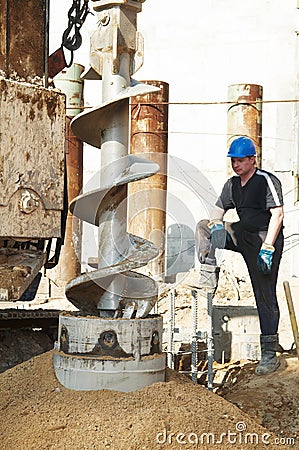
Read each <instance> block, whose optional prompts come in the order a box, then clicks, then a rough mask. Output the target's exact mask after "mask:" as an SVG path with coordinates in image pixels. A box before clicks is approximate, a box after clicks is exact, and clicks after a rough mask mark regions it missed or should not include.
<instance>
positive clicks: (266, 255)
mask: <svg viewBox="0 0 299 450" xmlns="http://www.w3.org/2000/svg"><path fill="white" fill-rule="evenodd" d="M274 251H275V248H274V247H273V245H269V244H266V243H265V242H264V243H263V245H262V246H261V249H260V252H259V254H258V257H257V268H258V270H259V271H260V272H262V273H263V274H265V275H268V274H269V273H271V268H272V258H273V253H274Z"/></svg>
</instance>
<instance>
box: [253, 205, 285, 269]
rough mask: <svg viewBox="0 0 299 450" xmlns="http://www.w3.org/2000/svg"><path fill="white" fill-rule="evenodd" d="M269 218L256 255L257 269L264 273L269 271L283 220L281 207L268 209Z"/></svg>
mask: <svg viewBox="0 0 299 450" xmlns="http://www.w3.org/2000/svg"><path fill="white" fill-rule="evenodd" d="M270 213H271V218H270V222H269V227H268V232H267V236H266V239H265V242H264V243H263V244H262V246H261V249H260V252H259V254H258V257H257V267H258V270H259V271H260V272H262V273H264V274H265V275H267V274H269V273H271V268H272V259H273V253H274V252H275V247H274V244H275V241H276V238H277V236H278V233H279V231H280V229H281V225H282V221H283V215H284V214H283V207H282V206H277V207H276V208H271V209H270Z"/></svg>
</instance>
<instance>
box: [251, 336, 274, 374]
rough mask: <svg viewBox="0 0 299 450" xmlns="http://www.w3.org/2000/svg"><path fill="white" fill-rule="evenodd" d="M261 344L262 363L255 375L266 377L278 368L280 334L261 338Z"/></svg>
mask: <svg viewBox="0 0 299 450" xmlns="http://www.w3.org/2000/svg"><path fill="white" fill-rule="evenodd" d="M260 342H261V361H260V363H259V365H258V366H257V368H256V369H255V373H256V374H257V375H266V374H267V373H271V372H274V371H275V370H276V369H277V368H278V366H279V361H278V358H277V356H276V351H277V350H278V334H273V335H268V336H263V335H261V336H260Z"/></svg>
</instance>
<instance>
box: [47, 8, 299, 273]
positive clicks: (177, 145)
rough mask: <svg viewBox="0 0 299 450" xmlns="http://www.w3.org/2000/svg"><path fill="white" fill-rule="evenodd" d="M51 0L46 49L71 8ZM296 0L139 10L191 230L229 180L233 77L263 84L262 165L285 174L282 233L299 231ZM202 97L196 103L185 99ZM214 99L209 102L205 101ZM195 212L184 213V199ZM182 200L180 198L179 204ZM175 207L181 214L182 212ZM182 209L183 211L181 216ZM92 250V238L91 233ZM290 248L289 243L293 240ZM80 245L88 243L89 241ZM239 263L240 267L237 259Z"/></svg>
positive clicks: (88, 164)
mask: <svg viewBox="0 0 299 450" xmlns="http://www.w3.org/2000/svg"><path fill="white" fill-rule="evenodd" d="M69 6H70V5H64V4H63V5H62V2H61V1H60V0H51V18H52V19H53V20H52V21H51V29H50V32H51V35H50V37H51V40H50V50H52V51H54V50H55V49H56V48H57V46H59V45H60V41H61V34H62V32H63V31H64V29H65V27H66V24H67V16H66V14H67V9H68V8H69ZM298 17H299V10H298V9H297V2H296V0H288V1H283V0H250V1H248V2H241V1H239V0H225V1H223V0H222V1H221V0H209V1H206V0H205V1H204V0H189V1H188V2H185V3H184V4H183V3H182V1H179V0H163V1H161V0H147V1H146V2H145V3H144V4H143V11H142V12H141V13H140V14H139V15H138V29H139V31H140V32H142V34H143V36H144V40H145V52H144V54H145V61H144V65H143V67H142V68H141V70H140V71H139V72H138V73H137V74H136V75H135V78H137V79H155V80H161V81H165V82H167V83H169V85H170V103H176V102H178V103H185V104H183V105H182V104H171V105H170V106H169V155H170V161H171V164H170V168H171V167H172V169H170V177H169V185H168V186H169V193H170V194H169V195H170V196H171V198H172V200H171V201H172V204H173V205H174V206H172V208H173V213H172V214H171V216H170V215H169V216H168V224H172V223H174V222H175V221H176V220H178V221H180V222H182V223H185V225H188V226H189V227H191V228H193V229H194V226H195V223H196V222H197V221H198V220H199V219H201V218H202V217H204V216H206V215H207V214H208V212H209V209H210V207H211V206H212V204H213V202H214V200H215V198H216V195H217V193H219V191H220V189H221V187H222V184H223V183H224V181H225V180H226V132H227V105H226V104H220V102H225V101H226V100H227V89H228V86H229V85H230V84H238V83H253V84H260V85H262V86H263V89H264V101H265V103H264V105H263V132H262V134H263V168H264V169H266V170H270V171H273V172H274V173H276V175H277V176H278V177H279V178H280V179H281V181H282V183H283V191H284V196H285V211H286V218H285V235H286V236H290V235H293V234H296V233H299V221H298V218H299V215H298V207H297V205H296V204H294V186H295V184H294V183H295V178H294V176H293V171H294V173H295V174H296V173H297V172H298V165H299V164H298V106H297V103H296V102H292V101H290V102H283V100H296V99H297V98H298V95H297V91H298V39H299V38H298V36H297V30H299V22H298ZM94 26H95V17H93V16H91V15H89V16H88V19H87V22H86V25H85V26H84V27H83V28H82V34H83V40H84V43H83V46H82V47H81V49H80V50H78V51H77V52H76V54H75V62H78V63H81V64H84V65H88V48H89V42H88V40H89V39H88V35H89V33H90V32H91V31H92V29H93V28H94ZM100 91H101V87H100V83H98V82H94V81H88V82H86V84H85V99H86V103H87V105H93V106H94V105H95V104H96V103H98V102H99V101H100ZM189 102H197V103H198V104H196V105H190V104H189V105H188V103H189ZM207 103H208V104H207ZM95 161H98V151H95V150H94V149H86V150H85V180H86V182H87V180H88V179H90V178H91V177H92V175H93V173H94V167H95ZM182 198H183V199H184V203H185V206H186V208H187V209H188V211H189V212H190V214H185V215H184V216H185V217H186V218H187V219H185V218H184V217H181V216H180V214H179V212H180V206H179V205H180V202H179V200H180V199H182ZM176 199H178V202H177V205H178V206H176ZM176 211H177V213H176ZM176 214H177V217H175V216H176ZM86 238H87V240H86V242H87V244H86V245H85V249H86V253H88V252H89V255H90V250H89V247H90V246H92V245H93V243H92V240H93V239H92V237H91V235H88V234H86ZM298 242H299V241H298V236H296V235H295V236H292V237H291V238H287V239H286V249H285V250H286V251H285V253H284V257H283V264H282V269H281V276H282V277H283V278H289V277H292V276H299V265H298V256H297V255H298V250H297V249H298V245H297V244H298ZM291 247H292V248H291ZM83 251H84V249H83ZM236 270H238V267H236Z"/></svg>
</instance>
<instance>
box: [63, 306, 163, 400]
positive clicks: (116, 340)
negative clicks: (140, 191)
mask: <svg viewBox="0 0 299 450" xmlns="http://www.w3.org/2000/svg"><path fill="white" fill-rule="evenodd" d="M162 333H163V319H162V317H161V316H158V315H154V316H149V317H146V318H143V319H126V318H120V319H108V318H100V317H98V316H90V315H86V314H83V313H78V312H72V313H70V312H62V313H61V314H60V316H59V329H58V340H57V342H56V344H55V351H54V370H55V374H56V377H57V379H58V381H59V382H60V383H61V384H62V385H63V386H64V387H66V388H69V389H74V390H77V391H81V390H102V389H110V390H116V391H122V392H129V391H134V390H138V389H141V388H143V387H145V386H148V385H150V384H152V383H156V382H158V381H165V367H166V355H165V354H164V353H162Z"/></svg>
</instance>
